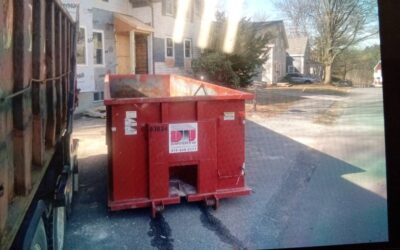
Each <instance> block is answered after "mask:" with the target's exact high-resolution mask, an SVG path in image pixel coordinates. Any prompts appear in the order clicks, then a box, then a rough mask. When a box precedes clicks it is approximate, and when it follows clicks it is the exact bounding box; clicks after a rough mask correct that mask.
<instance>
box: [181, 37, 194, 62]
mask: <svg viewBox="0 0 400 250" xmlns="http://www.w3.org/2000/svg"><path fill="white" fill-rule="evenodd" d="M186 42H190V51H189V52H190V55H189V56H188V57H187V56H186ZM192 44H193V43H192V39H190V38H186V39H184V40H183V56H184V58H185V59H191V58H192V57H193V46H192Z"/></svg>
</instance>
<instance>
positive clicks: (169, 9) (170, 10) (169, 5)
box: [163, 0, 175, 16]
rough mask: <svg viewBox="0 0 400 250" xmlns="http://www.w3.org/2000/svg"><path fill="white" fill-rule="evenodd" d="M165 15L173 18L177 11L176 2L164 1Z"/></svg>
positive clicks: (171, 0) (173, 0)
mask: <svg viewBox="0 0 400 250" xmlns="http://www.w3.org/2000/svg"><path fill="white" fill-rule="evenodd" d="M163 3H164V4H165V7H164V8H165V15H168V16H173V15H174V10H175V6H174V5H175V0H164V2H163Z"/></svg>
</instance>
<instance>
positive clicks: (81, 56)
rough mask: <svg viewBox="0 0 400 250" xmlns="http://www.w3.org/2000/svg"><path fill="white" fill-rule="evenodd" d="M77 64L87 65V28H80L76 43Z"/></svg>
mask: <svg viewBox="0 0 400 250" xmlns="http://www.w3.org/2000/svg"><path fill="white" fill-rule="evenodd" d="M76 63H77V64H80V65H85V64H86V28H85V27H80V28H79V32H78V40H77V43H76Z"/></svg>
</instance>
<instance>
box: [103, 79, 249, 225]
mask: <svg viewBox="0 0 400 250" xmlns="http://www.w3.org/2000/svg"><path fill="white" fill-rule="evenodd" d="M104 95H105V98H104V103H105V105H106V109H107V136H106V137H107V146H108V206H109V208H110V210H122V209H130V208H139V207H152V215H153V217H154V216H155V214H156V212H158V211H161V210H163V208H164V206H165V205H169V204H176V203H180V200H181V197H186V199H187V200H188V201H190V202H191V201H205V202H206V204H207V205H212V206H214V207H215V208H216V207H218V204H219V199H221V198H228V197H235V196H241V195H248V194H250V191H251V189H250V188H248V187H247V186H246V184H245V179H244V170H245V144H244V139H245V129H244V126H245V100H246V99H253V98H254V96H253V95H252V94H249V93H245V92H241V91H238V90H233V89H229V88H225V87H222V86H218V85H214V84H211V83H207V82H204V81H199V80H195V79H191V78H188V77H183V76H178V75H107V76H106V80H105V92H104Z"/></svg>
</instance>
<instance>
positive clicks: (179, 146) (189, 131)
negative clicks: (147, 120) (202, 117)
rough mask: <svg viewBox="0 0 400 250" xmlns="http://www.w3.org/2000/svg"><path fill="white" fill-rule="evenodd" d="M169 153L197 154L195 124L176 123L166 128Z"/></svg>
mask: <svg viewBox="0 0 400 250" xmlns="http://www.w3.org/2000/svg"><path fill="white" fill-rule="evenodd" d="M168 141H169V153H170V154H174V153H186V152H197V150H198V140H197V123H178V124H169V126H168Z"/></svg>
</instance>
